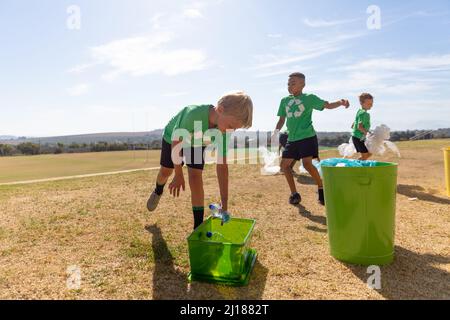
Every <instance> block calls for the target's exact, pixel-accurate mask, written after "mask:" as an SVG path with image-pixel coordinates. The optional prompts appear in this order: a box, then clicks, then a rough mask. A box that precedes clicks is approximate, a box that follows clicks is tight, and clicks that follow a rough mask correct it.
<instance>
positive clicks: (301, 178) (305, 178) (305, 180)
mask: <svg viewBox="0 0 450 320" xmlns="http://www.w3.org/2000/svg"><path fill="white" fill-rule="evenodd" d="M294 178H295V179H297V182H298V183H300V184H303V185H308V186H314V185H316V182H315V181H314V179H313V178H312V177H311V176H310V175H304V174H298V173H296V172H294Z"/></svg>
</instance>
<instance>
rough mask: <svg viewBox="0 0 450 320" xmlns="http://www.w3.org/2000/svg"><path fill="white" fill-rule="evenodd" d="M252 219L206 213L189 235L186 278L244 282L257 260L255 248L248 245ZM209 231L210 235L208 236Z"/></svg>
mask: <svg viewBox="0 0 450 320" xmlns="http://www.w3.org/2000/svg"><path fill="white" fill-rule="evenodd" d="M255 223H256V221H255V220H252V219H238V218H231V220H230V221H229V222H228V223H225V224H223V225H222V223H221V219H217V218H213V217H209V218H208V219H207V220H206V221H205V222H203V223H202V224H201V225H200V226H199V227H198V228H197V229H195V231H194V232H193V233H192V234H191V235H190V236H189V237H188V239H187V240H188V248H189V262H190V266H191V272H190V273H189V275H188V279H189V281H201V282H209V283H217V284H223V285H229V286H246V285H248V283H249V279H250V274H251V272H252V270H253V267H254V265H255V262H256V257H257V253H256V250H254V249H251V248H250V241H251V238H252V233H253V228H254V226H255ZM208 233H210V234H212V235H213V236H212V237H208Z"/></svg>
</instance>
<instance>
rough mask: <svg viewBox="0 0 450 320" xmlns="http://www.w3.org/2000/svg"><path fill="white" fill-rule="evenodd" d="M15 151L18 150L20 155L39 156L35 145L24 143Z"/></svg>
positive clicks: (37, 147)
mask: <svg viewBox="0 0 450 320" xmlns="http://www.w3.org/2000/svg"><path fill="white" fill-rule="evenodd" d="M17 150H19V151H20V152H21V153H22V154H26V155H37V154H40V147H39V145H38V144H36V143H31V142H24V143H21V144H19V145H18V146H17Z"/></svg>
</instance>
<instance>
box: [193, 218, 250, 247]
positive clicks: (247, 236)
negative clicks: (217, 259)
mask: <svg viewBox="0 0 450 320" xmlns="http://www.w3.org/2000/svg"><path fill="white" fill-rule="evenodd" d="M212 219H214V218H213V216H209V217H208V218H207V219H206V220H205V221H204V222H203V223H205V222H207V221H208V220H212ZM231 220H235V221H251V222H252V224H251V226H250V230H249V232H248V233H247V235H246V236H245V238H244V241H243V242H242V243H232V242H223V241H222V242H218V241H202V240H198V239H190V238H191V237H192V236H193V235H194V233H195V230H194V232H192V233H191V234H190V235H189V236H188V237H187V238H186V240H187V241H188V243H189V242H201V243H206V244H226V245H230V246H242V245H244V244H245V243H246V242H247V241H248V238H249V237H250V235H251V234H252V232H253V229H254V228H255V224H256V220H255V219H244V218H231ZM231 220H230V221H231Z"/></svg>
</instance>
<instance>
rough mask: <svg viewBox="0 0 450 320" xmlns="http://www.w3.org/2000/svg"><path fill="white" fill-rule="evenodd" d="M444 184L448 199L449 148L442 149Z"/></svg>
mask: <svg viewBox="0 0 450 320" xmlns="http://www.w3.org/2000/svg"><path fill="white" fill-rule="evenodd" d="M444 161H445V182H446V184H447V196H449V197H450V147H447V148H445V149H444Z"/></svg>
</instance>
